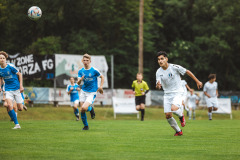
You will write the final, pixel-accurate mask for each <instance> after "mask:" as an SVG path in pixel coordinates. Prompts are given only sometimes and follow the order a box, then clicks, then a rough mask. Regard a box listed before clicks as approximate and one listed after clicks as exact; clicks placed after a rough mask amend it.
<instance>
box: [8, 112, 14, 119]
mask: <svg viewBox="0 0 240 160" xmlns="http://www.w3.org/2000/svg"><path fill="white" fill-rule="evenodd" d="M8 115H9V117H10V118H11V120H12V121H13V119H12V116H11V115H10V112H8Z"/></svg>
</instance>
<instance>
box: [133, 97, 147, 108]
mask: <svg viewBox="0 0 240 160" xmlns="http://www.w3.org/2000/svg"><path fill="white" fill-rule="evenodd" d="M145 99H146V96H145V95H144V96H136V97H135V104H136V106H137V105H140V104H141V103H143V104H145Z"/></svg>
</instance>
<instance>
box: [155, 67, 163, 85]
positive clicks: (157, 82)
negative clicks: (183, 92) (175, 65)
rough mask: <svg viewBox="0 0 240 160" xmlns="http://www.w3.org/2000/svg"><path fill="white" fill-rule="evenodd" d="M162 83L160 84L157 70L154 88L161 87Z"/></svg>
mask: <svg viewBox="0 0 240 160" xmlns="http://www.w3.org/2000/svg"><path fill="white" fill-rule="evenodd" d="M161 87H162V84H161V77H160V74H158V71H157V73H156V88H157V89H161Z"/></svg>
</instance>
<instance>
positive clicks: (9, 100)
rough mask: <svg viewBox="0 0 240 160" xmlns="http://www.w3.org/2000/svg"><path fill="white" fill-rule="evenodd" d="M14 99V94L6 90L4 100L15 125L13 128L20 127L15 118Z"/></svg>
mask: <svg viewBox="0 0 240 160" xmlns="http://www.w3.org/2000/svg"><path fill="white" fill-rule="evenodd" d="M13 100H14V94H13V93H12V92H11V91H7V92H6V102H7V106H8V115H9V116H10V117H11V119H13V122H14V124H15V127H14V128H13V129H20V128H21V127H20V125H19V123H18V120H17V116H16V113H15V111H14V109H13V103H12V101H13Z"/></svg>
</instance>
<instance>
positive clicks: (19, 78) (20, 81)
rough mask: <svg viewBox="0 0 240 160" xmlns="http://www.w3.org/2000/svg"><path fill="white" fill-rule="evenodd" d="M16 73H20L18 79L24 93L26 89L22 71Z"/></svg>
mask: <svg viewBox="0 0 240 160" xmlns="http://www.w3.org/2000/svg"><path fill="white" fill-rule="evenodd" d="M16 74H17V75H18V80H19V83H20V92H21V93H22V92H23V91H24V88H23V78H22V73H20V72H17V73H16Z"/></svg>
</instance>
